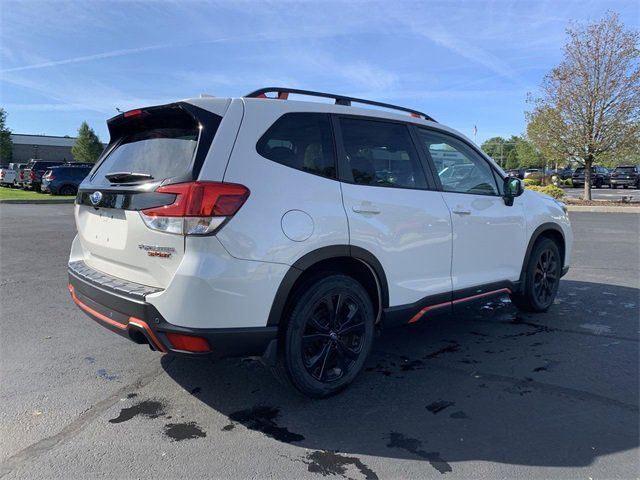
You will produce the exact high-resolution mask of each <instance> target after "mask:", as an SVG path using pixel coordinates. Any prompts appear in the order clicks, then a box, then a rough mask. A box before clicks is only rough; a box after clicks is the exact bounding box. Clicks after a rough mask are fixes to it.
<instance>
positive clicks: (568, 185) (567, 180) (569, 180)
mask: <svg viewBox="0 0 640 480" xmlns="http://www.w3.org/2000/svg"><path fill="white" fill-rule="evenodd" d="M562 184H563V185H565V186H567V187H573V180H571V179H570V178H567V179H566V180H563V181H562Z"/></svg>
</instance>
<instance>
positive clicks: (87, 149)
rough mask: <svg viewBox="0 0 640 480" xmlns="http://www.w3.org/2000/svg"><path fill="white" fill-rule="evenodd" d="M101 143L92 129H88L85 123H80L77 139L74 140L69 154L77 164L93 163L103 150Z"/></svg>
mask: <svg viewBox="0 0 640 480" xmlns="http://www.w3.org/2000/svg"><path fill="white" fill-rule="evenodd" d="M103 148H104V147H103V146H102V143H101V142H100V139H99V138H98V135H96V132H94V131H93V128H91V127H89V124H88V123H87V122H82V125H80V128H79V129H78V138H76V141H75V143H74V144H73V147H72V148H71V154H72V155H73V158H74V159H75V160H76V161H78V162H93V163H95V161H96V160H98V157H99V156H100V154H101V153H102V150H103Z"/></svg>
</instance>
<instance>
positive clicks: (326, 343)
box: [278, 274, 375, 398]
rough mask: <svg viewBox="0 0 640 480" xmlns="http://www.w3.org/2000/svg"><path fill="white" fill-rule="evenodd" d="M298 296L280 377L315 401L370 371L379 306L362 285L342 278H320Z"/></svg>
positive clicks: (283, 351)
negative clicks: (367, 364)
mask: <svg viewBox="0 0 640 480" xmlns="http://www.w3.org/2000/svg"><path fill="white" fill-rule="evenodd" d="M298 292H299V295H296V297H295V300H294V301H293V304H292V309H291V310H290V312H291V313H290V315H289V321H288V323H287V328H286V332H285V334H284V339H283V340H284V345H283V348H282V355H281V357H280V362H279V368H278V370H279V371H280V374H279V375H278V376H279V377H280V378H283V377H286V378H287V379H288V380H289V381H290V383H292V384H293V386H294V387H295V388H297V389H298V390H299V391H300V392H302V393H303V394H305V395H307V396H309V397H313V398H324V397H328V396H331V395H333V394H335V393H338V392H339V391H340V390H342V389H344V388H346V387H347V386H348V385H349V384H350V383H351V382H352V381H353V380H354V379H355V377H356V376H357V375H358V373H360V371H361V370H362V368H363V366H364V363H365V361H366V359H367V357H368V355H369V352H370V351H371V346H372V344H373V338H374V322H375V314H374V308H373V304H372V302H371V299H370V298H369V295H368V294H367V292H366V290H365V289H364V288H363V287H362V285H361V284H360V283H358V282H357V281H356V280H355V279H353V278H351V277H348V276H346V275H342V274H331V275H326V276H324V278H317V277H316V278H315V280H313V279H312V280H310V281H308V282H305V284H304V285H303V286H302V287H301V288H299V289H298ZM282 373H284V375H282Z"/></svg>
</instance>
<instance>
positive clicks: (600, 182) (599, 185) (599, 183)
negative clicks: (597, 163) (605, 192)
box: [595, 178, 602, 188]
mask: <svg viewBox="0 0 640 480" xmlns="http://www.w3.org/2000/svg"><path fill="white" fill-rule="evenodd" d="M595 187H596V188H600V187H602V179H601V178H596V181H595Z"/></svg>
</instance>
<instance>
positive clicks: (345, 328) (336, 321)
mask: <svg viewBox="0 0 640 480" xmlns="http://www.w3.org/2000/svg"><path fill="white" fill-rule="evenodd" d="M365 321H366V320H365V319H364V318H363V316H362V312H361V311H360V307H358V303H357V302H356V301H355V300H354V299H353V298H352V297H351V296H349V295H348V294H345V293H340V292H331V293H328V294H327V295H325V296H324V297H322V298H321V299H320V300H319V301H318V302H317V303H316V305H315V308H314V310H313V312H312V313H311V315H310V316H309V317H308V318H307V319H306V323H305V327H304V331H303V334H302V345H303V350H302V358H303V363H304V367H305V369H306V370H307V373H309V375H311V376H312V377H313V378H315V379H316V380H318V381H320V382H323V383H330V382H334V381H336V380H339V379H340V378H343V377H344V376H345V375H347V374H348V373H349V370H351V369H352V368H353V366H354V364H355V363H356V361H357V360H358V357H359V356H360V353H361V352H362V348H363V346H364V338H365V333H366V332H365Z"/></svg>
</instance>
